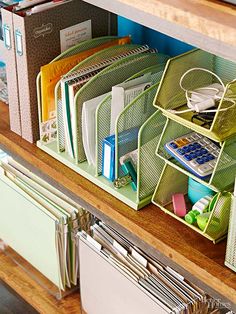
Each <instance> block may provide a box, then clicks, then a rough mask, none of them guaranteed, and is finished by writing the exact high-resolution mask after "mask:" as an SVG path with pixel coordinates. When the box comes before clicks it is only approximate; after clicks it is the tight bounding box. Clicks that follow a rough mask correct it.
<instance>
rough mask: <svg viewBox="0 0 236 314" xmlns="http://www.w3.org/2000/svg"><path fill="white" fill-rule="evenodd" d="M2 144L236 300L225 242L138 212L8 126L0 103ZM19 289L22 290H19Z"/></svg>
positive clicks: (155, 212) (156, 212)
mask: <svg viewBox="0 0 236 314" xmlns="http://www.w3.org/2000/svg"><path fill="white" fill-rule="evenodd" d="M0 146H1V147H2V148H5V149H6V150H7V151H8V152H9V153H12V154H13V155H17V156H18V157H19V158H20V159H22V160H23V161H25V162H26V163H28V164H29V165H32V166H33V168H34V169H35V172H36V173H37V174H39V175H41V176H43V177H44V178H46V179H47V180H48V181H49V182H51V183H53V184H54V185H55V186H56V187H57V188H59V189H61V190H62V191H64V192H65V193H67V194H70V195H72V196H73V195H74V196H75V198H76V197H78V196H79V198H81V200H83V202H85V203H87V204H89V206H92V207H94V208H96V209H97V210H98V211H99V212H101V213H102V214H104V215H106V217H109V218H110V219H112V220H113V221H115V222H116V223H118V224H119V225H121V226H123V227H124V228H125V229H126V230H128V231H129V232H131V233H133V234H134V235H136V236H137V237H138V238H139V239H142V240H143V241H145V242H146V244H147V245H150V246H151V247H152V248H154V249H156V250H158V251H160V252H161V253H162V254H164V255H165V256H166V257H169V258H170V259H171V260H172V261H173V262H175V263H176V264H178V265H180V266H181V267H183V268H184V269H185V270H186V271H188V272H189V273H191V274H192V275H193V276H195V277H196V278H198V279H199V280H201V281H202V282H203V283H204V284H206V285H208V286H209V287H211V288H212V289H214V290H215V291H217V292H218V293H219V294H221V295H223V296H224V297H225V298H227V299H229V300H230V301H231V302H232V303H233V304H236V274H235V273H234V272H232V271H231V270H230V269H228V268H227V267H225V266H224V258H225V250H226V241H222V242H221V243H219V244H216V245H214V244H213V243H211V242H210V241H209V240H207V239H205V238H204V237H202V236H201V235H199V234H197V233H196V232H194V231H192V230H191V229H190V228H188V227H187V226H185V225H183V224H181V223H180V222H178V221H176V220H175V219H174V218H172V217H170V216H169V215H166V214H165V213H163V212H162V211H161V210H160V209H158V208H157V207H156V206H154V205H148V206H146V207H145V208H144V209H142V210H140V211H138V212H137V211H134V210H133V209H131V208H129V207H128V206H126V205H125V204H124V203H122V202H120V201H118V200H117V199H115V198H114V197H113V196H111V195H110V194H108V193H106V192H104V191H103V190H101V189H100V188H99V187H98V186H95V185H94V184H93V183H91V182H90V181H88V180H87V179H85V178H83V177H81V176H80V175H78V174H77V173H75V172H74V171H73V170H71V169H69V168H68V167H66V166H64V165H62V164H61V163H60V162H58V161H56V160H55V159H53V158H52V157H50V156H49V155H47V154H46V153H44V152H43V151H41V150H40V149H38V148H37V147H36V146H35V145H32V144H29V143H28V142H26V141H24V140H23V139H21V138H20V137H19V136H18V135H16V134H14V133H13V132H11V131H10V130H9V122H8V108H7V106H6V105H4V104H0ZM18 293H19V292H18Z"/></svg>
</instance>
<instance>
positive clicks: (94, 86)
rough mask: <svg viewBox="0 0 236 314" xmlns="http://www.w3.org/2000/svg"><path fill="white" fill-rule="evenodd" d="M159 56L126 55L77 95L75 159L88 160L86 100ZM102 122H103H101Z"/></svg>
mask: <svg viewBox="0 0 236 314" xmlns="http://www.w3.org/2000/svg"><path fill="white" fill-rule="evenodd" d="M158 60H159V56H158V54H156V53H145V54H141V55H134V56H132V55H131V56H129V57H126V58H124V59H122V60H119V61H117V62H115V63H114V64H112V65H111V66H109V67H107V68H105V69H104V70H103V71H101V72H100V73H98V74H97V75H96V76H94V77H93V78H92V79H90V80H89V82H88V83H87V84H85V85H84V86H83V87H82V88H81V89H80V90H79V91H78V92H77V94H76V96H75V115H74V117H75V119H76V121H75V125H76V129H77V134H76V136H75V141H74V148H75V160H76V162H83V161H84V160H86V156H85V152H84V148H83V142H82V120H81V112H82V106H83V103H84V101H86V100H88V99H91V98H94V97H96V96H98V95H102V94H105V93H107V92H109V91H111V88H112V86H114V85H117V84H119V83H120V82H123V81H125V80H126V79H127V78H129V77H131V76H132V75H134V74H135V73H137V72H139V71H141V70H143V69H145V68H147V67H150V66H152V65H155V64H157V63H158ZM100 123H101V122H100Z"/></svg>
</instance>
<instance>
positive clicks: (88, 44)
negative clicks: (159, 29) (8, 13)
mask: <svg viewBox="0 0 236 314" xmlns="http://www.w3.org/2000/svg"><path fill="white" fill-rule="evenodd" d="M117 38H118V37H117V36H104V37H98V38H94V39H91V40H86V41H83V42H81V43H79V44H78V45H76V46H74V47H72V48H70V49H68V50H66V51H64V52H63V53H61V54H60V55H58V56H57V57H56V58H54V59H53V60H52V61H51V62H50V63H53V62H56V61H59V60H62V59H64V58H67V57H71V56H74V55H76V54H78V53H80V52H83V51H86V50H88V49H92V48H95V47H97V46H99V45H103V44H105V43H108V42H110V41H112V40H115V39H117ZM41 85H42V84H41V72H39V74H38V76H37V101H38V106H39V107H40V108H41V106H42V95H41V87H42V86H41ZM57 94H58V93H56V95H57ZM59 101H61V97H59V99H58V102H59ZM58 106H59V107H61V103H58ZM39 114H40V116H39V122H40V125H39V126H40V131H41V132H40V139H41V140H43V141H46V139H43V137H42V127H44V128H45V123H44V124H43V125H42V113H41V112H40V113H39ZM61 123H63V120H62V122H61ZM48 124H49V123H48ZM55 130H56V125H55ZM52 132H53V130H52ZM54 132H55V131H54ZM63 141H64V140H63V139H62V142H63Z"/></svg>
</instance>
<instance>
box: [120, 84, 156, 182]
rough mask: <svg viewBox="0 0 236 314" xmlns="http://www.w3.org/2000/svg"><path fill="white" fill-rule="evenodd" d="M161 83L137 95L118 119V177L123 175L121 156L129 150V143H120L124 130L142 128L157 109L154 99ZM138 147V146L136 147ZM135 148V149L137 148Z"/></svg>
mask: <svg viewBox="0 0 236 314" xmlns="http://www.w3.org/2000/svg"><path fill="white" fill-rule="evenodd" d="M158 84H159V83H157V84H155V85H153V86H151V87H150V88H148V89H147V90H146V91H144V92H143V93H141V94H140V95H139V96H137V97H136V98H135V99H134V100H133V101H132V102H131V103H130V104H128V105H127V106H126V107H125V108H124V109H123V111H122V112H121V113H120V115H119V117H118V118H117V121H116V132H115V135H116V140H115V143H116V159H115V161H116V179H117V178H118V177H120V176H122V171H121V168H120V162H119V160H120V157H122V156H123V155H124V154H125V153H124V152H125V151H126V152H127V151H129V147H127V145H130V143H128V144H123V143H122V144H119V143H120V142H121V140H120V139H121V138H122V132H124V131H126V130H130V129H134V128H138V129H140V127H141V126H142V125H143V124H144V122H145V121H146V120H147V119H148V118H149V117H150V116H151V115H152V114H153V113H154V112H155V111H156V108H154V107H153V100H154V97H155V94H156V91H157V86H158ZM136 148H137V147H136ZM136 148H135V149H136Z"/></svg>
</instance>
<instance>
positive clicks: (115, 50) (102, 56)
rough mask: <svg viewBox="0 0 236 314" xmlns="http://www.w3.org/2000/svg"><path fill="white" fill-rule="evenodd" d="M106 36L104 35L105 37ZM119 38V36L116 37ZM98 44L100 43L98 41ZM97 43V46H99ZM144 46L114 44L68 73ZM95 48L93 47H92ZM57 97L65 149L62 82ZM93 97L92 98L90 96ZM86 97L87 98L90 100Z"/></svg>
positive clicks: (61, 141) (61, 143)
mask: <svg viewBox="0 0 236 314" xmlns="http://www.w3.org/2000/svg"><path fill="white" fill-rule="evenodd" d="M105 38H106V37H104V39H105ZM109 38H110V40H112V39H114V37H109ZM115 38H117V37H115ZM103 43H104V42H101V43H100V44H103ZM97 45H98V43H97ZM97 45H95V46H97ZM140 47H142V46H140V45H132V44H130V45H119V46H114V47H110V48H106V49H103V50H101V51H98V52H96V53H95V54H93V55H92V56H90V57H88V58H86V59H85V60H83V61H81V62H80V63H79V64H77V65H76V66H75V67H74V68H72V69H71V70H70V71H69V72H68V73H67V74H66V76H68V75H73V74H74V72H77V71H81V70H83V69H85V68H86V69H87V68H90V67H92V66H94V65H95V64H102V63H103V62H104V60H106V59H108V58H113V57H116V56H118V55H120V54H122V53H128V52H129V51H130V50H133V49H138V48H140ZM90 48H93V47H90ZM55 95H56V97H55V99H56V103H57V125H58V149H59V151H64V150H65V132H64V122H63V112H62V99H61V84H60V82H59V83H58V84H57V85H56V88H55ZM88 99H91V98H88ZM88 99H86V100H88Z"/></svg>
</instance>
